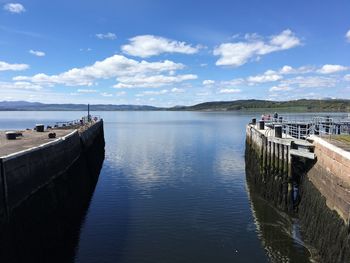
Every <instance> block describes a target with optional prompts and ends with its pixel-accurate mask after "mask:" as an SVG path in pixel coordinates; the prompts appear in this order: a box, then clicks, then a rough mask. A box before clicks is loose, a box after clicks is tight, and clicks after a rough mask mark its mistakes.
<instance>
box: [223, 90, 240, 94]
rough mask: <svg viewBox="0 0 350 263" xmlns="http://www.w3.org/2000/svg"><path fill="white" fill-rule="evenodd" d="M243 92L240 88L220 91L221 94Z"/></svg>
mask: <svg viewBox="0 0 350 263" xmlns="http://www.w3.org/2000/svg"><path fill="white" fill-rule="evenodd" d="M239 92H241V90H240V89H221V90H220V91H219V93H221V94H234V93H239Z"/></svg>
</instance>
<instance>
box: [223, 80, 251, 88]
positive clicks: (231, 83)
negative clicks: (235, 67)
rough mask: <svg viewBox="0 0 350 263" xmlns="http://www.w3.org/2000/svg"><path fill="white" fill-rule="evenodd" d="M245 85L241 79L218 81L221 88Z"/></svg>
mask: <svg viewBox="0 0 350 263" xmlns="http://www.w3.org/2000/svg"><path fill="white" fill-rule="evenodd" d="M244 83H245V80H244V79H242V78H237V79H231V80H224V81H220V83H219V85H222V86H231V87H232V86H238V85H242V84H244Z"/></svg>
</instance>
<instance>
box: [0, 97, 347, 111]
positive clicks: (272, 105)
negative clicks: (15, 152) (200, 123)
mask: <svg viewBox="0 0 350 263" xmlns="http://www.w3.org/2000/svg"><path fill="white" fill-rule="evenodd" d="M90 109H91V110H92V111H159V110H169V111H274V110H276V111H279V112H283V111H285V112H287V111H288V112H350V100H339V99H323V100H306V99H301V100H293V101H267V100H235V101H215V102H205V103H200V104H197V105H193V106H175V107H171V108H160V107H154V106H148V105H113V104H95V105H90ZM86 110H87V104H44V103H39V102H27V101H2V102H1V101H0V111H86Z"/></svg>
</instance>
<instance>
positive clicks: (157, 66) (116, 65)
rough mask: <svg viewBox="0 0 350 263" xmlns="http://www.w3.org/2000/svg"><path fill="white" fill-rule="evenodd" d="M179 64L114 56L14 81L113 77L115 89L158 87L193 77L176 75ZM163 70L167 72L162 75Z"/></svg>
mask: <svg viewBox="0 0 350 263" xmlns="http://www.w3.org/2000/svg"><path fill="white" fill-rule="evenodd" d="M184 67H185V66H184V65H183V64H181V63H175V62H173V61H170V60H164V61H160V62H147V61H144V60H142V61H137V60H133V59H129V58H127V57H125V56H122V55H114V56H111V57H108V58H106V59H104V60H102V61H96V62H95V63H94V64H93V65H91V66H86V67H83V68H73V69H70V70H68V71H66V72H63V73H60V74H58V75H46V74H44V73H39V74H36V75H34V76H17V77H15V78H14V80H15V81H29V82H32V83H36V84H39V85H47V86H54V85H57V84H61V85H65V86H92V85H94V84H95V81H96V80H97V79H110V78H116V80H117V82H118V84H116V85H115V86H114V87H116V88H133V87H161V86H164V85H169V84H173V83H179V82H182V81H185V80H193V79H196V78H197V76H196V75H193V74H184V75H175V71H176V70H180V69H183V68H184ZM164 73H168V75H165V74H164Z"/></svg>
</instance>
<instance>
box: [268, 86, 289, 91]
mask: <svg viewBox="0 0 350 263" xmlns="http://www.w3.org/2000/svg"><path fill="white" fill-rule="evenodd" d="M290 90H292V89H291V88H290V87H288V86H273V87H271V88H270V89H269V91H270V92H275V91H290Z"/></svg>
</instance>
